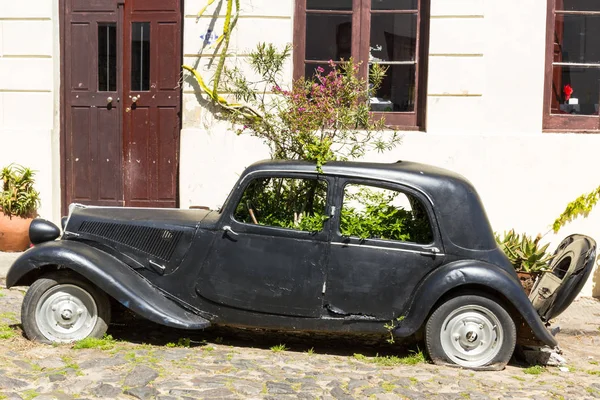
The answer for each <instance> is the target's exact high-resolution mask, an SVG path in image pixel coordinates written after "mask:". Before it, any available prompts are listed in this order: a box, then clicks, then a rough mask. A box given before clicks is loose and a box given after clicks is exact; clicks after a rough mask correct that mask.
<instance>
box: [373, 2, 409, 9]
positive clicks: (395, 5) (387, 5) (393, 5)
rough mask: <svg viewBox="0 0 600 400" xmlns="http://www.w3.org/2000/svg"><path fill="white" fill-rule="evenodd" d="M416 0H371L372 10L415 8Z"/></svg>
mask: <svg viewBox="0 0 600 400" xmlns="http://www.w3.org/2000/svg"><path fill="white" fill-rule="evenodd" d="M417 8H418V4H417V0H371V9H372V10H416V9H417Z"/></svg>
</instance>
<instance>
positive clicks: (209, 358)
mask: <svg viewBox="0 0 600 400" xmlns="http://www.w3.org/2000/svg"><path fill="white" fill-rule="evenodd" d="M0 287H2V289H0V399H33V398H35V399H37V400H47V399H74V398H79V399H81V398H88V399H93V398H118V399H132V398H139V399H151V398H158V399H165V400H166V399H199V398H206V399H235V398H260V399H262V398H270V399H286V398H290V399H291V398H297V399H314V398H323V399H352V398H369V399H371V398H372V399H398V398H410V399H420V398H439V399H487V398H502V399H510V398H518V399H522V398H532V399H533V398H534V399H545V398H548V399H550V398H556V399H562V398H564V399H584V398H600V363H599V362H600V331H598V327H597V326H595V327H593V330H592V329H590V330H586V331H585V334H583V335H577V334H576V333H577V332H575V334H569V335H564V334H559V337H558V339H559V342H560V343H561V346H562V348H563V352H564V353H563V356H564V357H565V358H566V359H567V366H568V370H564V371H562V370H560V369H559V368H557V367H546V368H540V367H529V366H528V365H525V364H519V363H518V362H516V361H515V362H513V363H511V365H509V366H508V367H507V368H506V369H505V370H504V371H501V372H472V371H468V370H461V369H457V368H450V367H439V366H435V365H432V364H429V363H427V362H424V361H423V360H422V359H421V358H420V357H418V356H415V355H414V354H415V353H414V352H418V347H417V345H412V346H408V347H406V345H405V348H401V347H400V346H399V345H397V344H396V345H388V344H386V343H385V341H384V340H383V339H378V341H377V344H373V343H371V344H365V343H364V342H363V341H357V340H356V339H352V340H350V339H347V338H338V337H333V336H331V337H329V338H327V339H324V338H313V337H307V336H298V335H296V336H290V335H283V334H281V333H280V334H273V333H268V334H267V333H261V332H249V331H244V330H224V329H222V330H211V331H207V332H203V333H200V334H193V335H191V336H190V333H189V332H182V331H173V330H167V329H163V328H161V327H158V326H156V325H151V324H149V323H145V322H143V321H135V323H134V324H133V323H130V324H129V325H128V326H111V329H110V330H109V333H110V334H112V335H113V337H114V338H115V339H116V341H105V342H103V343H100V344H99V347H96V348H88V349H75V348H74V346H72V345H61V346H49V345H41V344H35V343H32V342H30V341H28V340H27V339H25V338H23V337H22V332H21V330H20V325H19V318H20V316H19V313H20V306H21V301H22V298H23V294H24V290H25V288H17V289H11V290H7V289H5V288H4V282H3V280H2V279H0ZM590 301H592V302H593V301H594V300H590ZM590 310H594V311H595V312H596V313H597V312H598V310H600V308H599V307H591V308H590ZM588 318H589V319H595V320H596V321H598V320H600V315H595V314H592V315H589V316H588ZM143 343H146V344H143ZM379 343H381V344H379ZM280 344H285V345H286V347H288V349H285V350H283V349H282V347H283V346H278V345H280ZM333 344H335V345H333ZM177 346H182V347H177ZM421 346H422V345H421ZM377 353H379V356H378V357H375V355H376V354H377ZM384 355H395V356H398V357H399V358H393V357H387V358H386V357H384ZM403 357H404V358H403ZM409 362H413V363H415V364H414V365H405V364H403V363H409ZM563 369H565V368H563Z"/></svg>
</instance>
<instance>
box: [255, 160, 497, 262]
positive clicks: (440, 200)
mask: <svg viewBox="0 0 600 400" xmlns="http://www.w3.org/2000/svg"><path fill="white" fill-rule="evenodd" d="M261 171H264V172H267V171H271V172H283V173H286V172H291V173H306V174H316V173H317V169H316V164H315V163H312V162H306V161H295V160H264V161H259V162H256V163H254V164H252V165H251V166H250V167H248V168H247V170H246V173H247V174H249V173H254V172H261ZM322 171H323V172H322V174H323V175H335V176H344V177H350V178H363V179H373V180H380V181H387V182H392V183H398V184H401V185H407V186H409V187H412V188H414V189H417V190H418V191H420V192H422V193H424V194H425V195H426V196H427V197H428V198H429V200H430V201H431V203H432V205H433V207H434V211H435V214H436V217H437V219H438V224H439V226H440V230H441V231H442V232H441V233H442V236H443V238H444V239H443V240H444V242H445V243H447V242H448V241H450V242H451V243H452V244H453V245H455V246H457V247H458V248H462V249H470V250H490V249H494V248H496V247H497V245H496V241H495V238H494V234H493V232H492V229H491V227H490V224H489V220H488V218H487V215H486V213H485V209H484V207H483V205H482V203H481V200H480V198H479V195H478V194H477V191H476V190H475V188H474V187H473V185H472V184H471V182H469V181H468V180H467V179H466V178H465V177H463V176H462V175H460V174H458V173H456V172H453V171H450V170H447V169H443V168H439V167H435V166H433V165H428V164H422V163H417V162H411V161H398V162H395V163H371V162H356V161H332V162H328V163H326V164H325V165H323V167H322Z"/></svg>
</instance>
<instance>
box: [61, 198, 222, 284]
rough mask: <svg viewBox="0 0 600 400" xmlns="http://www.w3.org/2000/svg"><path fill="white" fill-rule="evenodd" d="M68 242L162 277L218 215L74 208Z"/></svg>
mask: <svg viewBox="0 0 600 400" xmlns="http://www.w3.org/2000/svg"><path fill="white" fill-rule="evenodd" d="M70 210H71V212H70V213H69V217H68V220H67V222H66V225H65V227H64V234H63V239H64V240H80V241H86V242H88V243H90V244H93V245H94V246H96V247H100V248H102V249H104V250H106V251H108V252H110V253H112V254H113V255H115V256H117V257H119V258H123V257H124V258H126V259H124V260H123V261H125V262H127V263H128V264H130V265H132V266H133V267H141V268H149V269H152V270H154V271H155V272H158V273H160V274H164V273H168V272H170V271H173V270H174V269H176V268H177V266H178V265H179V264H180V263H181V261H182V260H183V258H184V256H185V254H186V253H187V251H188V250H189V248H190V246H191V243H192V240H193V238H194V235H195V234H196V231H197V230H198V229H199V228H210V227H211V226H213V225H214V224H215V221H216V219H217V218H218V213H217V212H215V211H208V210H180V209H150V208H117V207H85V206H79V205H75V206H71V207H70Z"/></svg>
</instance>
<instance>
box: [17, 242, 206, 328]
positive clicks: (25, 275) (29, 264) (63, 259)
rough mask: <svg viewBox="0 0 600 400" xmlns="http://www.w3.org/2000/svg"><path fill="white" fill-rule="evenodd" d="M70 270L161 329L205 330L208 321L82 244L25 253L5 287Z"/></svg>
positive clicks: (45, 246) (122, 265)
mask: <svg viewBox="0 0 600 400" xmlns="http://www.w3.org/2000/svg"><path fill="white" fill-rule="evenodd" d="M53 267H59V268H66V269H70V270H72V271H74V272H76V273H78V274H80V275H82V276H83V277H85V278H86V279H88V280H89V281H90V282H92V283H93V284H95V285H96V286H98V287H99V288H100V289H102V290H103V291H104V292H106V293H107V294H108V295H110V296H111V297H113V298H114V299H115V300H117V301H118V302H119V303H121V304H122V305H123V306H125V307H127V308H128V309H130V310H131V311H133V312H135V313H136V314H138V315H140V316H142V317H144V318H146V319H148V320H150V321H152V322H156V323H158V324H161V325H166V326H170V327H173V328H180V329H204V328H207V327H208V326H210V322H209V321H207V320H206V319H204V318H202V317H200V316H198V315H195V314H194V313H192V312H189V311H187V310H186V309H184V308H182V307H181V306H180V305H178V304H177V303H175V302H174V301H172V300H170V299H168V298H167V297H165V295H164V294H163V293H162V292H161V291H160V290H158V289H157V288H156V287H155V286H153V285H152V284H151V283H150V282H149V281H148V280H146V279H145V278H144V277H143V276H141V275H140V274H138V273H137V272H136V271H134V270H133V269H132V268H131V267H129V266H127V265H126V264H125V263H123V262H122V261H120V260H118V259H117V258H115V257H113V256H111V255H110V254H107V253H105V252H103V251H102V250H99V249H97V248H95V247H92V246H89V245H87V244H85V243H82V242H76V241H71V240H59V241H52V242H46V243H42V244H40V245H38V246H35V247H33V248H32V249H29V250H28V251H26V252H25V253H23V254H22V255H21V256H20V257H19V258H18V259H17V260H16V261H15V262H14V263H13V265H12V266H11V268H10V269H9V271H8V274H7V276H6V287H7V288H10V287H12V286H20V285H29V284H31V283H32V282H33V280H35V279H36V278H37V277H38V276H40V274H43V273H44V269H48V270H49V269H50V268H53Z"/></svg>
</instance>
